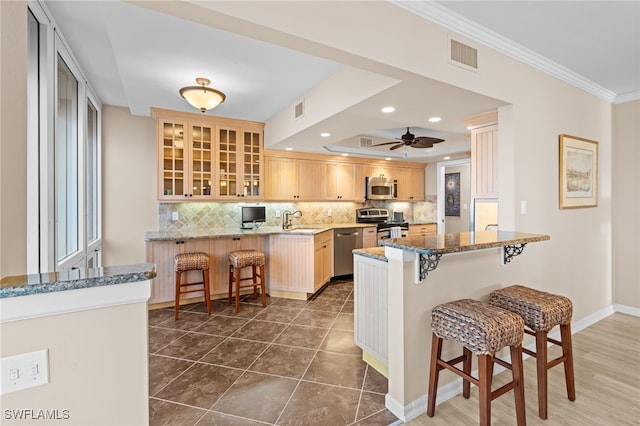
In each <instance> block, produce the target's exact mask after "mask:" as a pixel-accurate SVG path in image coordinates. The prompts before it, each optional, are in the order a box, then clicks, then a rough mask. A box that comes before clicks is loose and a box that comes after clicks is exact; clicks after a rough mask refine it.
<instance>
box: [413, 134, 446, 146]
mask: <svg viewBox="0 0 640 426" xmlns="http://www.w3.org/2000/svg"><path fill="white" fill-rule="evenodd" d="M415 142H426V143H430V144H434V143H440V142H444V139H439V138H432V137H430V136H418V137H417V138H415V139H414V143H415Z"/></svg>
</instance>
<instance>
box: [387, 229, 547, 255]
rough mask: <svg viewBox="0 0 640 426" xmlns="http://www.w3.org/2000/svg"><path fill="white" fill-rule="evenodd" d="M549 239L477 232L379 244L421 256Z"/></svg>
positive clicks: (510, 233)
mask: <svg viewBox="0 0 640 426" xmlns="http://www.w3.org/2000/svg"><path fill="white" fill-rule="evenodd" d="M549 239H551V237H549V236H548V235H542V234H527V233H524V232H513V231H479V232H457V233H450V234H438V235H427V236H416V237H408V238H390V239H385V240H381V241H380V242H379V244H381V245H383V246H386V247H394V248H399V249H402V250H407V251H413V252H416V253H421V254H447V253H458V252H463V251H472V250H482V249H487V248H493V247H504V246H510V245H518V244H527V243H533V242H537V241H546V240H549Z"/></svg>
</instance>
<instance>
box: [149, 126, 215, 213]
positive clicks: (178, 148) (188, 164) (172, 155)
mask: <svg viewBox="0 0 640 426" xmlns="http://www.w3.org/2000/svg"><path fill="white" fill-rule="evenodd" d="M158 139H159V147H158V159H159V163H158V175H159V182H158V188H159V194H158V198H159V199H161V200H181V201H182V200H184V199H185V198H188V199H193V198H195V199H198V198H200V199H204V198H210V197H211V184H212V180H213V175H212V169H213V157H214V152H213V127H212V126H207V125H204V124H202V123H198V122H195V121H189V120H181V119H170V118H160V119H159V120H158Z"/></svg>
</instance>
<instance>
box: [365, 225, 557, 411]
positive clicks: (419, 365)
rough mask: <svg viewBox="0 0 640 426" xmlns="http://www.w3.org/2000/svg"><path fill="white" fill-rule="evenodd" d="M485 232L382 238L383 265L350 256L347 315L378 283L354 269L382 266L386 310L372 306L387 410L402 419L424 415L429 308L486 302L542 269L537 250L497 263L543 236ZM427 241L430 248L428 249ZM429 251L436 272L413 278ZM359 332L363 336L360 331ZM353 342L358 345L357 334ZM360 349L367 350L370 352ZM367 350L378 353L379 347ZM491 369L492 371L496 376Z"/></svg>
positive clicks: (448, 350) (455, 385)
mask: <svg viewBox="0 0 640 426" xmlns="http://www.w3.org/2000/svg"><path fill="white" fill-rule="evenodd" d="M485 232H494V231H483V232H480V233H475V235H473V233H460V234H451V235H449V234H447V235H437V236H430V237H420V238H417V237H416V238H398V239H392V240H388V241H387V240H385V241H384V242H383V245H384V246H385V247H384V259H385V260H386V261H385V260H380V258H379V257H377V258H376V256H371V255H368V254H367V251H366V250H362V251H359V250H356V251H354V254H356V255H355V256H354V262H355V272H354V281H355V282H354V287H355V289H356V295H355V298H354V304H355V305H354V313H356V312H359V311H361V310H362V309H364V308H365V306H366V305H370V306H369V307H368V308H367V309H369V308H371V306H372V305H371V304H372V301H371V300H364V301H363V300H362V299H360V298H359V296H358V293H357V289H358V288H359V287H360V286H366V285H371V284H373V285H374V286H382V284H379V283H378V281H375V280H372V279H370V278H367V277H371V276H374V275H371V274H370V275H365V274H362V273H358V272H357V271H358V270H359V268H362V267H363V265H369V268H371V262H376V261H377V264H378V267H379V268H382V269H385V268H386V276H387V277H388V279H387V285H386V289H387V293H386V294H387V296H386V302H387V305H386V308H384V307H382V305H381V306H378V307H376V308H375V309H377V310H378V315H379V316H380V315H385V314H386V315H387V321H386V324H387V330H388V338H387V339H386V341H385V342H383V343H385V344H386V345H387V358H386V359H387V361H388V371H389V375H388V379H389V386H388V393H387V395H386V398H385V401H386V406H387V408H388V409H389V410H390V411H391V412H392V413H393V414H394V415H395V416H396V417H398V418H399V419H401V420H402V421H405V422H406V421H409V420H411V419H413V418H415V417H417V416H419V415H421V414H423V413H425V412H426V409H427V389H428V388H427V386H428V360H429V354H430V353H431V347H430V346H431V327H430V324H431V310H432V309H433V307H434V306H436V305H439V304H441V303H445V302H448V301H451V300H455V299H462V298H470V299H476V300H481V301H487V299H488V295H489V293H490V292H491V291H492V290H496V289H499V288H503V287H505V286H507V285H510V284H512V283H514V282H518V281H521V277H522V276H523V273H524V272H523V271H526V270H527V269H535V268H537V267H538V265H540V264H544V260H543V256H544V252H543V250H541V248H542V247H540V246H538V245H532V247H530V248H528V250H527V255H526V256H519V257H518V258H517V259H516V260H514V261H512V262H510V263H508V264H505V263H503V254H504V250H503V247H504V246H506V245H511V244H515V243H522V242H524V243H530V242H536V241H544V240H547V239H549V237H548V236H541V235H535V234H520V233H505V232H502V233H495V232H494V233H493V234H488V233H485ZM445 239H446V240H447V242H450V241H453V242H455V244H453V243H451V244H453V245H449V246H447V245H446V244H445V243H443V241H444V240H445ZM469 242H471V243H469ZM429 244H431V248H429V247H428V246H429ZM431 249H433V251H435V252H436V253H438V254H441V255H443V256H442V258H441V259H440V262H439V264H438V267H437V268H436V269H434V270H432V271H430V272H429V273H428V275H427V276H426V277H425V278H424V279H423V280H417V279H416V278H417V277H418V276H419V275H420V274H419V270H420V263H421V262H420V257H421V255H422V254H427V255H428V254H432V252H431ZM369 250H372V249H369ZM376 259H377V260H376ZM356 273H357V275H356ZM384 300H385V299H384V298H382V297H380V298H377V299H375V301H380V302H383V301H384ZM359 304H360V305H361V306H358V305H359ZM354 318H355V321H356V324H354V327H355V329H356V330H358V329H361V328H362V327H365V326H367V325H368V323H367V322H366V321H365V322H364V323H362V324H358V323H357V322H358V321H361V320H362V319H361V317H360V316H359V315H355V316H354ZM376 326H378V323H376ZM361 331H362V332H363V333H366V330H361ZM355 338H356V340H357V334H356V337H355ZM359 346H360V345H359ZM361 347H363V346H361ZM363 349H364V350H367V351H370V352H371V349H370V348H366V349H365V348H363ZM373 349H374V350H377V352H378V353H382V352H380V351H381V348H380V347H377V348H373ZM452 349H454V348H452V347H450V346H449V345H446V346H445V347H444V349H443V356H444V357H445V358H446V357H450V358H453V357H455V356H456V354H455V353H454V352H453V350H452ZM499 355H500V356H502V355H503V354H499ZM497 371H498V369H496V373H497ZM460 382H461V380H460V379H458V380H457V381H452V378H451V377H447V378H445V377H443V378H442V382H441V386H440V387H439V390H438V397H439V398H438V402H442V401H444V400H446V399H448V398H450V397H453V396H455V395H457V394H459V393H460V389H461V386H460Z"/></svg>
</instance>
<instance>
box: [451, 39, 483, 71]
mask: <svg viewBox="0 0 640 426" xmlns="http://www.w3.org/2000/svg"><path fill="white" fill-rule="evenodd" d="M449 54H450V56H449V59H450V60H451V62H452V63H454V64H456V65H461V66H463V68H467V69H471V70H473V71H477V70H478V49H476V48H473V47H471V46H467V45H466V44H463V43H460V42H459V41H456V40H454V39H452V38H450V39H449Z"/></svg>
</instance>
